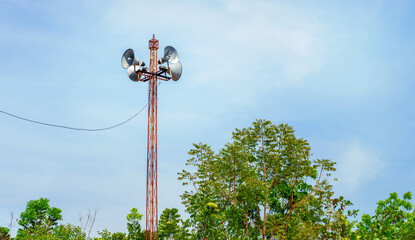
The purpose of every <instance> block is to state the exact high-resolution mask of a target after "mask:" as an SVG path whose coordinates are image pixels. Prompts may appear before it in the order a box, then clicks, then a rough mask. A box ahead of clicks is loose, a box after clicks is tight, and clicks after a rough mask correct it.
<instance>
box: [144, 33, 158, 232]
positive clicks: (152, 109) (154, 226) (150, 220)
mask: <svg viewBox="0 0 415 240" xmlns="http://www.w3.org/2000/svg"><path fill="white" fill-rule="evenodd" d="M158 48H159V41H158V40H157V39H155V36H154V34H153V39H151V40H150V41H149V49H150V69H149V70H150V76H149V90H148V91H149V93H148V133H147V190H146V191H147V194H146V239H147V240H157V239H158V207H157V49H158Z"/></svg>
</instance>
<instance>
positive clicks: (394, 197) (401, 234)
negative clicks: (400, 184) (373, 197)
mask: <svg viewBox="0 0 415 240" xmlns="http://www.w3.org/2000/svg"><path fill="white" fill-rule="evenodd" d="M411 199H412V194H411V192H407V193H405V194H403V199H400V198H399V196H398V194H397V193H396V192H393V193H391V194H390V196H389V198H387V199H385V200H381V201H379V202H378V203H377V208H376V210H375V215H374V216H370V215H369V214H363V215H362V221H361V222H358V223H357V230H356V234H355V237H356V238H361V239H408V240H409V239H415V211H414V207H413V204H412V203H411V202H410V200H411Z"/></svg>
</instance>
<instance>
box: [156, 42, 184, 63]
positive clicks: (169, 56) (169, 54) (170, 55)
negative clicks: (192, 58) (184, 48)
mask: <svg viewBox="0 0 415 240" xmlns="http://www.w3.org/2000/svg"><path fill="white" fill-rule="evenodd" d="M178 61H179V53H177V51H176V49H175V48H174V47H172V46H167V47H165V48H164V56H163V57H162V58H160V59H159V61H158V63H159V64H163V63H165V62H169V63H177V62H178Z"/></svg>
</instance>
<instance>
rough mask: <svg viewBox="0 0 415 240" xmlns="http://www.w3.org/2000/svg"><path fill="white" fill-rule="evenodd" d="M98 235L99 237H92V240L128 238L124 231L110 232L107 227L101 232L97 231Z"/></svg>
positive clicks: (121, 239)
mask: <svg viewBox="0 0 415 240" xmlns="http://www.w3.org/2000/svg"><path fill="white" fill-rule="evenodd" d="M98 235H100V236H101V237H100V238H94V240H127V239H129V238H128V237H127V235H126V234H125V233H121V232H116V233H111V232H109V231H108V230H107V229H104V230H102V232H100V231H98Z"/></svg>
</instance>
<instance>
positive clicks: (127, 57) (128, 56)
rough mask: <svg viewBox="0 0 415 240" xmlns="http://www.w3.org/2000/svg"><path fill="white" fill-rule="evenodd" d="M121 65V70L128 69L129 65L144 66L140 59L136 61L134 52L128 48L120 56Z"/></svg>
mask: <svg viewBox="0 0 415 240" xmlns="http://www.w3.org/2000/svg"><path fill="white" fill-rule="evenodd" d="M121 65H122V67H123V68H129V67H130V66H131V65H138V66H144V65H146V64H145V63H144V62H143V61H141V60H140V59H138V58H137V57H136V56H134V51H133V50H132V49H131V48H129V49H127V50H126V51H125V52H124V54H123V55H122V58H121Z"/></svg>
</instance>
